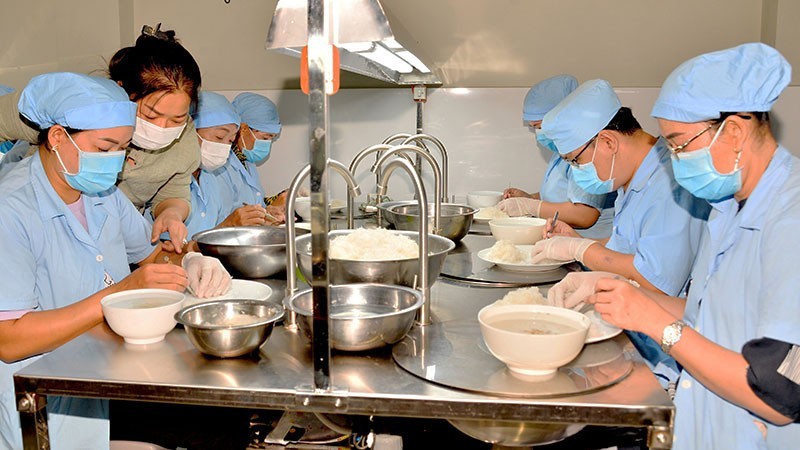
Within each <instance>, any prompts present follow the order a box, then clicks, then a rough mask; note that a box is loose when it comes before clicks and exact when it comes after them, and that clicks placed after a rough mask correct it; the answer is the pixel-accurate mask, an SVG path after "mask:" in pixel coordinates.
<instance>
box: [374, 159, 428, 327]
mask: <svg viewBox="0 0 800 450" xmlns="http://www.w3.org/2000/svg"><path fill="white" fill-rule="evenodd" d="M398 168H399V169H403V170H405V171H406V172H408V175H409V176H410V177H411V181H412V183H413V184H414V188H415V190H416V193H417V198H418V199H419V214H420V218H422V217H425V218H427V217H428V197H427V196H426V195H425V187H424V186H423V185H422V179H421V178H420V176H419V174H417V172H416V171H415V170H414V166H413V165H412V164H411V163H410V162H408V161H406V160H404V159H402V158H395V159H393V160H391V161H389V162H388V163H387V164H386V166H385V167H384V171H383V176H382V177H381V182H380V183H379V184H378V193H379V195H383V194H385V193H386V186H387V185H388V184H389V177H391V175H392V172H394V171H395V170H396V169H398ZM376 169H377V167H376ZM373 171H374V170H373ZM419 290H420V292H421V293H422V308H420V309H419V315H418V317H417V322H419V324H420V325H429V324H430V323H431V299H430V297H431V295H430V294H431V290H430V286H429V285H428V221H427V220H420V221H419Z"/></svg>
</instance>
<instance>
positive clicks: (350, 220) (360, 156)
mask: <svg viewBox="0 0 800 450" xmlns="http://www.w3.org/2000/svg"><path fill="white" fill-rule="evenodd" d="M390 148H392V146H391V145H388V144H378V145H372V146H369V147H367V148H365V149H363V150H361V151H360V152H358V153H357V154H356V156H355V157H353V160H352V161H350V173H356V168H357V167H358V165H359V164H360V163H361V161H363V160H364V158H366V157H367V156H368V155H370V154H371V153H378V156H380V153H381V152H382V151H384V150H389V149H390ZM402 156H403V158H405V159H407V160H408V161H409V162H411V158H410V157H409V156H408V155H406V154H403V155H402ZM379 182H380V173H376V174H375V184H378V183H379ZM353 214H354V208H353V196H352V195H350V191H348V192H347V228H351V229H352V228H353V225H354V222H355V219H354V216H353Z"/></svg>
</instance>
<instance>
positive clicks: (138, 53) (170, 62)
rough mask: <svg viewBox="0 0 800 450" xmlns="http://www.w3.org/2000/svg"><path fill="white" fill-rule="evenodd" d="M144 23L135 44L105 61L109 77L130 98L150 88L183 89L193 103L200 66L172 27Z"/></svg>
mask: <svg viewBox="0 0 800 450" xmlns="http://www.w3.org/2000/svg"><path fill="white" fill-rule="evenodd" d="M160 28H161V24H158V26H157V27H156V28H155V29H153V28H152V27H149V26H147V25H145V27H144V28H143V29H142V35H141V36H139V38H138V39H136V45H134V46H133V47H125V48H122V49H120V50H118V51H117V53H115V54H114V56H113V57H112V58H111V62H109V63H108V75H109V77H110V78H111V79H112V80H114V81H116V82H118V83H120V84H121V85H122V87H123V89H125V92H127V93H128V95H130V97H131V100H133V101H136V100H138V99H140V98H142V97H145V96H147V95H150V94H152V93H154V92H159V91H167V92H175V91H183V92H185V93H186V94H187V95H188V96H189V98H190V99H191V101H192V105H195V104H197V94H198V92H199V91H200V81H201V80H200V67H199V66H198V65H197V62H196V61H195V60H194V58H193V57H192V55H191V53H189V51H188V50H186V49H185V48H184V47H183V46H182V45H181V44H180V42H178V40H177V39H175V32H174V31H172V30H169V31H161V29H160Z"/></svg>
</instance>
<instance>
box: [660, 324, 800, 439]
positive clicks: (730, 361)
mask: <svg viewBox="0 0 800 450" xmlns="http://www.w3.org/2000/svg"><path fill="white" fill-rule="evenodd" d="M672 321H673V320H672V318H670V317H667V316H666V315H664V316H663V317H659V318H654V320H653V321H651V323H650V326H649V327H648V329H646V330H645V333H646V334H647V335H648V336H650V337H651V338H653V339H654V340H655V341H656V342H661V334H662V333H663V330H664V327H666V326H667V325H669V324H670V323H672ZM670 354H671V356H672V357H674V358H675V359H676V360H677V361H678V362H679V363H680V364H681V365H682V366H683V368H684V370H686V371H687V372H689V373H690V374H692V376H693V377H694V378H695V379H696V380H697V381H699V382H700V383H702V384H703V386H705V387H706V388H708V389H709V390H711V391H713V392H714V393H715V394H717V395H719V396H720V397H722V398H724V399H726V400H728V401H729V402H732V403H735V404H737V405H739V406H740V407H742V408H744V409H746V410H748V411H750V412H752V413H753V414H755V415H757V416H759V417H762V418H764V419H766V420H768V421H770V422H772V423H775V424H779V425H784V424H787V423H790V422H791V419H789V418H787V417H785V416H784V415H782V414H780V413H779V412H777V411H775V410H774V409H772V407H770V406H769V405H767V404H766V403H764V402H763V401H762V400H761V399H760V398H758V396H756V395H755V393H753V390H752V389H751V388H750V385H749V384H748V383H747V367H748V364H747V361H746V360H745V359H744V357H743V356H742V355H741V354H740V353H737V352H734V351H731V350H728V349H726V348H724V347H721V346H719V345H717V344H715V343H713V342H711V341H709V340H708V339H706V338H705V337H703V336H702V335H701V334H699V333H697V332H696V331H694V330H693V329H691V328H689V327H685V328H684V329H683V332H682V333H681V340H680V341H678V343H677V344H675V345H674V346H673V347H672V350H671V352H670Z"/></svg>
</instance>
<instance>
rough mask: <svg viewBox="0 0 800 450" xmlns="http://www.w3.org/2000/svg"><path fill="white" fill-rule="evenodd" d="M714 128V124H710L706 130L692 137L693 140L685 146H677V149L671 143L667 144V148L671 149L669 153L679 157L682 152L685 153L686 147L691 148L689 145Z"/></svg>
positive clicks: (685, 143)
mask: <svg viewBox="0 0 800 450" xmlns="http://www.w3.org/2000/svg"><path fill="white" fill-rule="evenodd" d="M713 127H714V124H713V123H712V124H710V125H709V126H707V127H705V128H704V129H702V130H701V131H700V132H699V133H697V134H695V135H694V136H692V138H691V139H689V140H688V141H686V142H684V143H683V144H681V145H679V146H677V147H673V146H671V145H670V144H669V142H667V144H666V145H667V148H668V149H669V151H670V152H672V154H673V155H676V156H677V155H678V153H681V152H683V151H684V150H686V147H688V146H689V144H691V143H692V142H693V141H694V140H695V139H697V138H699V137H700V136H702V135H703V133H705V132H706V131H708V130H710V129H711V128H713ZM665 141H666V139H665Z"/></svg>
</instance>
